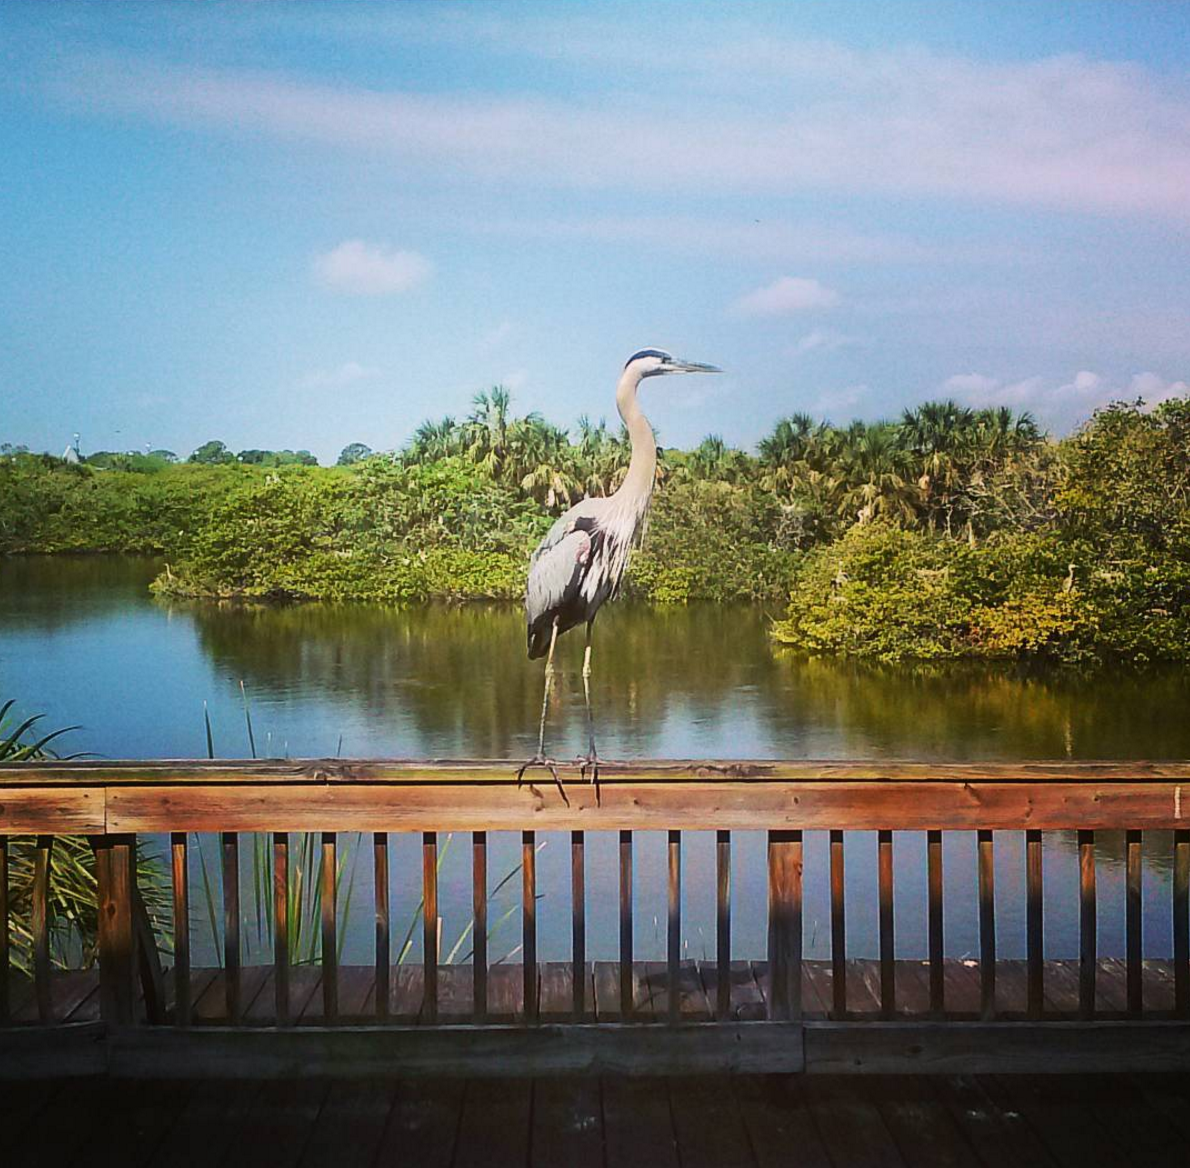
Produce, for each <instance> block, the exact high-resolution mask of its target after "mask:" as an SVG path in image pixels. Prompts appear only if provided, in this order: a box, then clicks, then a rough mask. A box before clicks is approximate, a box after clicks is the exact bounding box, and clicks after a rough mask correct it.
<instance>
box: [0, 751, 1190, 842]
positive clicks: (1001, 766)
mask: <svg viewBox="0 0 1190 1168" xmlns="http://www.w3.org/2000/svg"><path fill="white" fill-rule="evenodd" d="M558 772H559V774H560V775H561V776H562V777H563V779H564V780H567V781H566V782H565V785H566V787H567V788H568V789H569V787H570V786H571V785H572V784H575V785H582V786H590V785H591V784H589V783H588V784H584V783H581V777H582V776H581V774H580V768H579V766H578V764H575V765H562V766H559V767H558ZM940 775H944V776H945V780H943V781H951V780H955V781H957V782H959V783H961V784H964V785H966V784H969V783H976V782H979V783H982V782H1017V783H1025V784H1030V785H1032V784H1040V783H1049V782H1053V781H1058V782H1062V781H1066V782H1090V783H1128V782H1137V781H1144V782H1164V783H1171V784H1172V783H1190V762H1147V761H1138V760H1134V759H1120V760H1117V759H1107V760H1095V761H1083V760H1075V759H1060V760H1050V761H1045V762H947V763H945V764H939V763H937V762H933V761H893V760H887V759H778V760H774V759H757V760H751V759H727V760H724V759H662V760H656V759H655V760H647V759H645V760H638V759H633V760H624V761H612V760H605V759H601V760H600V763H599V783H600V787H601V788H602V789H604V790H610V789H613V788H614V787H616V786H617V785H618V784H621V783H635V782H641V781H647V782H651V783H669V782H676V783H686V782H690V781H692V780H699V781H702V780H714V781H722V780H729V781H733V782H748V783H753V784H756V785H763V784H765V783H774V782H775V783H782V782H807V781H813V782H843V783H847V782H855V781H867V780H875V781H880V782H896V783H902V782H922V781H925V782H928V781H931V780H935V781H937V780H938V779H939V776H940ZM515 776H516V768H515V767H514V766H512V765H510V763H509V762H508V760H507V759H341V758H322V759H300V760H292V759H149V760H142V759H137V760H111V759H69V760H62V761H56V762H55V761H50V760H40V761H32V762H4V763H0V787H14V786H20V785H33V786H44V785H52V784H60V785H64V786H77V785H79V784H83V785H88V784H96V785H104V784H107V783H123V784H136V783H150V784H156V783H161V782H170V783H180V784H181V783H191V782H199V783H202V782H218V783H221V784H235V783H249V784H255V783H281V784H287V783H290V784H291V783H303V784H306V785H308V786H328V785H334V784H338V783H361V784H375V785H381V784H385V783H416V784H426V783H438V782H442V783H447V784H452V783H460V782H462V783H486V784H492V785H496V786H504V787H513V788H515V786H516V777H515ZM525 786H528V784H527V783H526V784H525ZM571 798H572V799H573V793H571ZM14 834H15V833H14Z"/></svg>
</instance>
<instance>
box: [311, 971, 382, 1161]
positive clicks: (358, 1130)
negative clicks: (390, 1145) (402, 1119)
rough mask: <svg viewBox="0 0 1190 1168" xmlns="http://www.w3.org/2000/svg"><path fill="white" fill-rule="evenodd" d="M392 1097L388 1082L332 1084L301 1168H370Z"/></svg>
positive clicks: (370, 1081) (354, 1081)
mask: <svg viewBox="0 0 1190 1168" xmlns="http://www.w3.org/2000/svg"><path fill="white" fill-rule="evenodd" d="M340 989H342V986H340ZM395 1094H396V1090H395V1086H394V1084H393V1082H392V1080H391V1079H362V1080H339V1081H337V1082H332V1083H331V1084H330V1087H329V1090H328V1091H327V1095H326V1101H325V1102H324V1103H323V1105H322V1110H321V1112H320V1113H319V1115H318V1120H317V1122H316V1123H315V1125H314V1128H313V1130H312V1132H311V1133H310V1140H309V1142H308V1143H307V1145H306V1148H305V1151H304V1152H303V1154H302V1158H301V1161H300V1164H301V1168H324V1166H325V1168H369V1166H370V1165H371V1164H372V1162H373V1161H374V1159H375V1157H376V1154H377V1152H378V1151H379V1150H380V1142H381V1140H382V1139H383V1138H384V1131H385V1128H386V1127H387V1125H388V1117H389V1112H391V1111H392V1108H393V1099H394V1096H395Z"/></svg>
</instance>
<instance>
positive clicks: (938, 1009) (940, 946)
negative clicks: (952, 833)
mask: <svg viewBox="0 0 1190 1168" xmlns="http://www.w3.org/2000/svg"><path fill="white" fill-rule="evenodd" d="M926 884H927V887H928V898H929V906H928V910H927V913H928V919H927V928H928V932H929V949H930V1013H931V1014H933V1015H934V1016H935V1017H938V1018H941V1017H942V1016H943V1014H945V1013H946V982H945V977H944V974H945V967H944V965H943V959H944V953H945V944H944V933H943V923H944V922H943V915H942V913H943V909H942V889H943V883H942V832H940V831H927V832H926Z"/></svg>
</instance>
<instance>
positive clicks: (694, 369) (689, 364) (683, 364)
mask: <svg viewBox="0 0 1190 1168" xmlns="http://www.w3.org/2000/svg"><path fill="white" fill-rule="evenodd" d="M663 368H664V369H665V372H666V373H722V372H723V370H722V369H720V368H719V366H718V365H703V364H702V363H701V362H699V361H678V360H674V361H668V362H666V364H665V365H664V366H663Z"/></svg>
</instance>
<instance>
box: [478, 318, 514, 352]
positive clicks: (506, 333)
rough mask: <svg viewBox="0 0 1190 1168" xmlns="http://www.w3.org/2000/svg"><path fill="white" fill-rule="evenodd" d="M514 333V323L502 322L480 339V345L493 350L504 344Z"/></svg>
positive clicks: (509, 321)
mask: <svg viewBox="0 0 1190 1168" xmlns="http://www.w3.org/2000/svg"><path fill="white" fill-rule="evenodd" d="M513 332H514V327H513V323H512V321H511V320H502V321H501V322H500V323H499V324H498V325H496V326H494V327H493V328H490V329H488V330H487V332H485V333H484V334H483V336H482V337H480V338H479V340H480V344H482V345H483V346H484V347H485V348H493V347H494V346H496V345H499V344H502V343H503V342H504V341H506V340H508V338H509V337H510V336H511V335H512V333H513Z"/></svg>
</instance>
